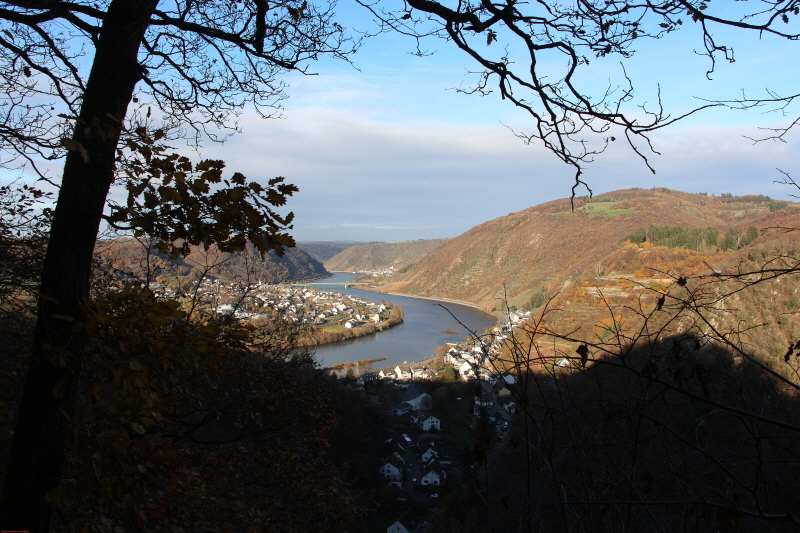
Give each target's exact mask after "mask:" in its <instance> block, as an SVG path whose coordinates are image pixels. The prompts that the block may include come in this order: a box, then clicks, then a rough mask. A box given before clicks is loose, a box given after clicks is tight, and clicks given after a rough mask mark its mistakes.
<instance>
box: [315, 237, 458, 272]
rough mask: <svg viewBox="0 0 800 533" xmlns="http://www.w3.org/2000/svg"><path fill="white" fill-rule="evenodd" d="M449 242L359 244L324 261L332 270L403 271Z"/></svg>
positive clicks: (429, 240) (424, 241) (437, 240)
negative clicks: (392, 269)
mask: <svg viewBox="0 0 800 533" xmlns="http://www.w3.org/2000/svg"><path fill="white" fill-rule="evenodd" d="M448 240H449V239H422V240H416V241H404V242H382V243H369V244H359V245H357V246H353V247H351V248H348V249H346V250H344V251H343V252H341V253H339V254H337V255H336V256H335V257H333V258H331V259H329V260H328V261H325V268H327V269H328V270H333V271H347V272H355V271H361V270H383V269H386V268H390V267H394V268H395V270H399V269H403V268H405V267H407V266H408V265H410V264H412V263H414V262H415V261H418V260H419V259H421V258H422V257H425V255H427V254H428V253H430V252H432V251H433V250H436V249H437V248H439V247H440V246H442V245H443V244H445V243H446V242H447V241H448Z"/></svg>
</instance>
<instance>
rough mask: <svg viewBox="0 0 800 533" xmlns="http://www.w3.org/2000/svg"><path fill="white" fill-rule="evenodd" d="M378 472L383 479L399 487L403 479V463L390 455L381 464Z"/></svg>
mask: <svg viewBox="0 0 800 533" xmlns="http://www.w3.org/2000/svg"><path fill="white" fill-rule="evenodd" d="M380 472H381V475H382V476H383V479H387V480H389V481H390V482H392V483H394V484H395V485H398V486H399V485H400V481H401V479H402V478H403V463H402V461H400V460H399V459H398V458H397V457H395V456H394V455H392V456H391V457H389V458H388V459H387V460H386V461H384V462H383V465H382V466H381V468H380Z"/></svg>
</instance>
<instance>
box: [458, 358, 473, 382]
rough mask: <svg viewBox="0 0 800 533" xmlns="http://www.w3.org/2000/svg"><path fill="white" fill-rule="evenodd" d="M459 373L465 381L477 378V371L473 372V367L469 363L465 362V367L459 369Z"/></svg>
mask: <svg viewBox="0 0 800 533" xmlns="http://www.w3.org/2000/svg"><path fill="white" fill-rule="evenodd" d="M458 373H459V374H460V375H461V378H462V379H463V380H464V381H466V380H468V379H470V378H474V377H475V371H474V370H472V365H471V364H469V363H467V362H464V364H463V365H461V366H460V367H458Z"/></svg>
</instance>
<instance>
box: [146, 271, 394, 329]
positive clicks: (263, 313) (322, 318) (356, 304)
mask: <svg viewBox="0 0 800 533" xmlns="http://www.w3.org/2000/svg"><path fill="white" fill-rule="evenodd" d="M154 290H155V292H156V296H158V297H165V298H189V297H194V298H196V299H197V300H199V301H200V302H202V303H203V304H205V305H207V306H208V307H209V308H210V309H213V310H214V311H215V312H216V313H218V314H221V315H232V316H234V317H235V318H238V319H248V318H250V319H256V318H261V317H263V318H270V319H272V318H275V317H276V316H277V317H279V318H282V319H283V320H286V321H288V322H292V323H299V324H313V325H316V326H323V325H330V324H340V325H342V326H344V328H347V329H352V328H356V327H358V326H361V325H363V324H367V323H378V322H381V321H384V320H387V319H388V318H389V314H390V312H391V309H392V304H391V303H375V302H370V301H368V300H364V299H362V298H358V297H355V296H348V295H343V294H341V293H338V292H336V291H324V290H317V289H313V288H310V287H305V286H295V285H288V284H270V283H263V282H258V283H255V284H251V285H246V284H242V283H223V282H221V281H220V280H218V279H205V280H203V281H202V283H201V284H200V285H199V286H198V287H197V289H196V291H195V292H194V293H193V294H192V293H188V292H184V293H179V292H177V291H175V290H173V289H170V288H167V287H162V286H155V287H154Z"/></svg>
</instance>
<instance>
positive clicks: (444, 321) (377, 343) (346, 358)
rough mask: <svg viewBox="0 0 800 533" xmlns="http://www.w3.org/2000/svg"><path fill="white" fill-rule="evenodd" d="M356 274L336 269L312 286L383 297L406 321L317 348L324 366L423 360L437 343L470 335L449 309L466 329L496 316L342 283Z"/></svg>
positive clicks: (367, 297)
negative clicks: (356, 362) (377, 361)
mask: <svg viewBox="0 0 800 533" xmlns="http://www.w3.org/2000/svg"><path fill="white" fill-rule="evenodd" d="M356 277H357V275H356V274H351V273H349V272H337V273H336V275H335V276H334V277H333V278H327V279H324V280H321V281H319V282H316V283H313V284H311V287H312V288H315V289H319V290H333V291H338V292H341V293H343V294H350V295H353V296H358V297H359V298H363V299H365V300H370V301H373V302H380V301H381V300H384V301H387V302H392V303H395V304H397V305H399V306H400V307H402V308H403V313H404V315H405V320H404V321H403V323H402V324H398V325H397V326H394V327H393V328H389V329H387V330H385V331H381V332H378V333H375V334H373V335H367V336H365V337H359V338H357V339H350V340H347V341H342V342H336V343H332V344H325V345H322V346H320V347H318V348H317V352H316V356H317V359H318V360H319V361H320V364H321V365H322V366H323V367H328V366H333V365H335V364H337V363H346V362H353V361H361V360H364V359H377V358H378V357H381V356H386V358H387V359H386V361H382V362H380V363H375V365H374V366H375V370H378V369H380V368H383V367H385V366H394V365H396V364H398V363H403V362H406V361H408V362H411V361H421V360H423V359H426V358H428V357H430V356H431V355H433V352H434V350H435V349H436V347H437V346H441V345H443V344H446V343H448V342H461V341H463V340H465V339H466V338H467V336H468V335H469V332H468V331H467V330H466V329H465V328H464V326H462V325H461V324H459V323H458V321H457V320H456V319H455V318H453V316H451V315H450V313H449V312H448V310H449V311H450V312H452V313H453V315H455V316H456V317H457V318H458V319H459V320H460V321H461V322H463V323H464V324H465V325H466V326H467V327H468V328H470V329H471V330H472V331H476V332H478V333H482V332H483V330H484V329H485V328H488V327H491V326H492V325H494V323H495V317H493V316H492V315H490V314H488V313H484V312H483V311H481V310H479V309H476V308H474V307H469V306H466V305H460V304H453V303H449V302H439V301H436V300H426V299H422V298H412V297H408V296H394V295H390V294H381V293H376V292H369V291H364V290H360V289H354V288H352V287H345V286H344V282H347V281H351V280H353V279H355V278H356ZM439 304H441V305H439ZM442 306H444V308H443V307H442ZM445 308H446V309H445Z"/></svg>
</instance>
